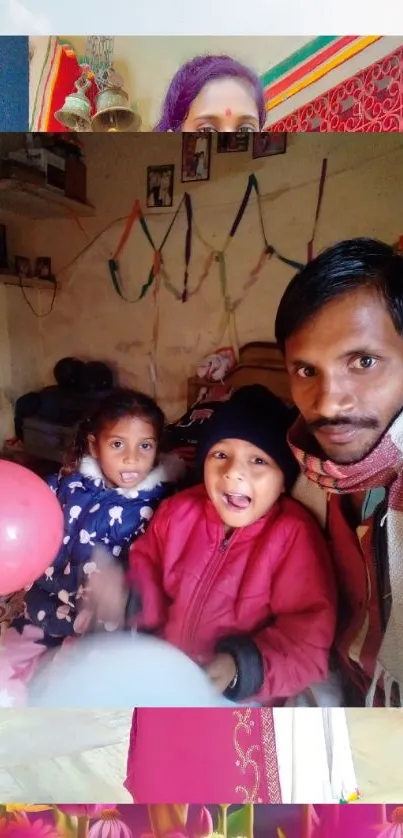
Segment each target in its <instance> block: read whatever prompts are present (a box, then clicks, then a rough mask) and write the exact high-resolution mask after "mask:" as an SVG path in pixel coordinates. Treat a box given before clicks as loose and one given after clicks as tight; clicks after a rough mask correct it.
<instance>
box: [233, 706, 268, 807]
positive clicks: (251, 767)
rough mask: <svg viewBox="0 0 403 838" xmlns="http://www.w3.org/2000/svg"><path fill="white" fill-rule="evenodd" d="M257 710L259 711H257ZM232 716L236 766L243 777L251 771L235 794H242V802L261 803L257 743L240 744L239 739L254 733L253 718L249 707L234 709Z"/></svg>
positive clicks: (258, 749)
mask: <svg viewBox="0 0 403 838" xmlns="http://www.w3.org/2000/svg"><path fill="white" fill-rule="evenodd" d="M257 712H259V711H257ZM233 713H234V717H235V719H236V723H235V730H234V738H233V743H234V748H235V752H236V755H237V760H236V763H235V765H236V767H237V768H239V770H240V772H241V774H242V775H243V776H244V777H245V775H246V773H248V774H249V773H251V774H252V777H251V781H250V783H249V782H248V783H247V785H246V783H245V785H239V786H236V788H235V793H236V794H241V795H242V803H263V800H261V798H259V797H258V794H259V788H260V780H261V776H260V768H259V763H258V761H257V759H256V758H255V755H256V752H258V753H259V751H260V747H259V745H258V744H254V745H249V747H248V746H247V744H246V745H242V744H241V741H240V740H242V739H243V738H244V737H246V738H247V737H251V736H252V733H254V726H255V720H254V718H253V716H252V710H251V708H250V707H249V708H247V709H245V710H240V709H238V710H234V711H233Z"/></svg>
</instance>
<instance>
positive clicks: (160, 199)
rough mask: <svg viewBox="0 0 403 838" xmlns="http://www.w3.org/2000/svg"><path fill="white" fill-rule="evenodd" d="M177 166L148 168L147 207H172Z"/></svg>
mask: <svg viewBox="0 0 403 838" xmlns="http://www.w3.org/2000/svg"><path fill="white" fill-rule="evenodd" d="M174 174H175V166H172V165H171V164H170V165H169V166H148V168H147V206H148V207H152V208H155V207H172V204H173V199H174Z"/></svg>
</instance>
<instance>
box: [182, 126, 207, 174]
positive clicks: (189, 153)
mask: <svg viewBox="0 0 403 838" xmlns="http://www.w3.org/2000/svg"><path fill="white" fill-rule="evenodd" d="M210 163H211V134H198V133H193V132H189V133H186V134H182V183H192V182H193V181H196V180H210Z"/></svg>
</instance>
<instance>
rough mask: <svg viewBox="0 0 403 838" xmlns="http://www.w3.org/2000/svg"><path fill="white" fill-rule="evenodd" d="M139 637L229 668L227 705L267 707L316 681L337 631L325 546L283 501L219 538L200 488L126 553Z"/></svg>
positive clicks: (171, 502) (220, 529)
mask: <svg viewBox="0 0 403 838" xmlns="http://www.w3.org/2000/svg"><path fill="white" fill-rule="evenodd" d="M129 584H130V587H131V588H132V590H134V591H135V592H136V594H138V595H139V599H140V601H141V603H142V605H141V611H140V613H139V614H138V615H137V617H136V625H137V627H138V629H139V630H148V631H153V632H155V633H156V634H158V635H159V636H160V637H162V638H164V639H165V640H167V641H168V642H170V643H172V644H173V645H175V646H177V647H178V648H180V649H182V651H184V652H185V653H186V654H188V655H189V656H190V657H191V658H193V659H194V660H195V661H197V662H198V663H200V664H202V665H203V664H207V663H208V662H209V661H211V659H212V658H213V657H214V655H215V654H216V653H217V652H228V653H230V654H232V655H233V657H234V658H235V661H236V664H237V669H238V680H237V683H236V685H235V687H234V688H233V690H231V689H229V690H227V691H226V693H225V695H226V697H227V698H232V699H233V700H234V701H239V700H244V699H246V698H252V697H253V698H254V699H255V700H258V701H259V702H260V703H265V704H273V703H275V702H280V703H281V701H282V700H284V699H286V698H288V697H290V696H294V695H297V694H298V693H299V692H301V691H303V690H304V689H305V688H306V687H308V686H309V685H311V684H313V683H315V682H318V681H321V680H324V679H325V678H326V676H327V671H328V658H329V650H330V647H331V645H332V642H333V638H334V632H335V622H336V587H335V583H334V577H333V573H332V569H331V563H330V556H329V553H328V549H327V546H326V542H325V540H324V537H323V535H322V533H321V531H320V528H319V526H318V524H317V523H316V521H315V520H314V519H313V517H312V516H311V515H310V513H309V512H307V511H306V510H305V509H304V508H303V507H302V506H301V505H300V504H299V503H297V502H296V501H294V500H291V499H290V498H288V497H284V496H282V497H281V498H280V499H279V501H278V502H277V503H276V504H275V505H274V507H272V509H271V510H270V511H269V512H268V513H267V514H266V515H265V516H264V517H263V518H261V519H260V520H258V521H256V522H255V523H254V524H252V525H250V526H248V527H243V528H239V529H236V530H234V531H233V533H232V535H231V536H230V537H229V538H226V537H225V531H224V524H223V523H222V521H221V519H220V518H219V516H218V514H217V512H216V510H215V508H214V506H213V504H212V503H211V501H210V500H209V498H208V495H207V493H206V490H205V488H204V486H203V485H200V486H196V487H194V488H191V489H188V490H186V491H184V492H181V493H180V494H178V495H175V496H174V497H172V498H169V499H168V500H167V501H165V502H163V503H162V504H161V506H160V508H159V509H158V511H157V512H156V514H155V516H154V518H153V520H152V521H151V523H150V525H149V527H148V529H147V531H146V533H145V535H144V536H142V537H141V538H140V539H138V540H137V541H136V542H135V543H134V544H133V546H132V547H131V550H130V568H129Z"/></svg>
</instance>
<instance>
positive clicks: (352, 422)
mask: <svg viewBox="0 0 403 838" xmlns="http://www.w3.org/2000/svg"><path fill="white" fill-rule="evenodd" d="M307 427H308V429H309V430H310V431H311V432H312V433H314V432H315V431H319V430H320V429H321V428H346V427H349V428H369V429H370V430H376V429H377V428H379V422H378V421H377V419H374V418H373V417H369V416H355V417H353V416H334V417H332V418H331V419H329V418H325V417H324V416H323V417H319V418H318V419H314V420H313V422H307Z"/></svg>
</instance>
